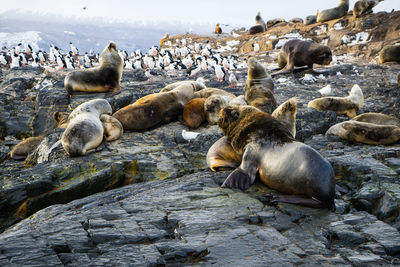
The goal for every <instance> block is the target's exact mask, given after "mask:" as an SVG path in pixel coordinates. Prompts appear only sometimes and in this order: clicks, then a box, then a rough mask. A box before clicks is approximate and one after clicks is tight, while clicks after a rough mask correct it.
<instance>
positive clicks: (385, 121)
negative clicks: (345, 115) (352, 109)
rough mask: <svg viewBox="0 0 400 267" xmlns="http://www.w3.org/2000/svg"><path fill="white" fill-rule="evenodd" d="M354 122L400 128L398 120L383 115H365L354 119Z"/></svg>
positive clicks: (371, 113)
mask: <svg viewBox="0 0 400 267" xmlns="http://www.w3.org/2000/svg"><path fill="white" fill-rule="evenodd" d="M352 120H353V121H361V122H368V123H374V124H378V125H396V126H398V127H400V120H399V119H398V118H396V117H393V116H390V115H386V114H382V113H375V112H369V113H363V114H360V115H358V116H356V117H354V118H352Z"/></svg>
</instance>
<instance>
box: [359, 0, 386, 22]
mask: <svg viewBox="0 0 400 267" xmlns="http://www.w3.org/2000/svg"><path fill="white" fill-rule="evenodd" d="M382 1H383V0H359V1H357V2H356V3H355V4H354V7H353V16H354V17H355V18H358V17H360V16H361V15H363V14H370V13H372V9H373V8H374V7H375V6H376V5H377V4H379V2H382Z"/></svg>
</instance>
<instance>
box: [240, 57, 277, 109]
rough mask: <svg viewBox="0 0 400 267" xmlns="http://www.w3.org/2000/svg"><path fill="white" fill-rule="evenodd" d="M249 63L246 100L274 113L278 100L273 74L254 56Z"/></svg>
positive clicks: (245, 90) (252, 104) (249, 59)
mask: <svg viewBox="0 0 400 267" xmlns="http://www.w3.org/2000/svg"><path fill="white" fill-rule="evenodd" d="M247 64H248V70H247V80H246V85H245V88H244V97H245V100H246V102H247V103H248V104H249V105H251V106H253V107H256V108H259V109H261V110H262V111H265V112H268V113H272V112H273V111H274V110H275V108H276V101H275V98H274V83H273V82H272V78H271V76H270V75H269V74H268V73H267V70H266V69H265V67H264V66H263V65H262V64H261V63H260V62H259V61H258V60H257V59H255V58H254V57H250V58H248V60H247Z"/></svg>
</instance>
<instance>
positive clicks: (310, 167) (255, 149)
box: [218, 106, 335, 211]
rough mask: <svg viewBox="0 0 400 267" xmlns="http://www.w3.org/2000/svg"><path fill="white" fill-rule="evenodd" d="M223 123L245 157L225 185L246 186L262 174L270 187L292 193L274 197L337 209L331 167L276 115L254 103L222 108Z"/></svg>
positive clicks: (241, 187) (220, 120)
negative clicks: (258, 107) (255, 105)
mask: <svg viewBox="0 0 400 267" xmlns="http://www.w3.org/2000/svg"><path fill="white" fill-rule="evenodd" d="M218 126H219V127H220V129H221V130H222V131H223V132H224V134H225V136H226V137H227V139H228V140H229V142H230V144H231V145H232V148H233V149H234V151H235V152H236V153H237V154H238V155H241V156H242V162H241V164H240V166H239V167H238V168H236V169H235V170H234V171H233V172H232V173H231V174H230V175H229V176H228V178H227V179H226V180H225V181H224V183H223V184H222V187H229V188H239V189H242V190H245V189H247V188H249V187H250V185H251V184H253V183H254V181H255V179H256V176H257V174H258V175H259V177H260V179H261V181H262V182H263V183H264V184H266V185H267V186H268V187H270V188H272V189H275V190H277V191H279V192H282V193H284V194H289V195H291V196H277V197H275V199H274V201H280V202H287V203H294V204H302V205H307V206H311V207H319V208H322V207H326V208H329V209H331V210H333V211H334V210H335V204H334V196H335V177H334V172H333V169H332V167H331V165H330V164H329V162H328V161H327V160H325V159H324V158H323V157H322V156H321V155H320V154H319V153H318V152H317V151H315V150H314V149H313V148H311V147H309V146H307V145H305V144H303V143H301V142H299V141H296V140H295V139H294V138H293V136H292V135H291V133H290V132H289V130H288V129H287V128H286V127H285V126H284V125H283V124H282V123H281V122H279V121H278V120H277V119H275V118H273V117H272V116H271V115H269V114H268V113H265V112H262V111H260V110H258V109H256V108H254V107H251V106H228V107H226V108H224V109H222V110H221V112H220V119H219V121H218Z"/></svg>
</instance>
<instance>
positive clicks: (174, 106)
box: [113, 83, 195, 130]
mask: <svg viewBox="0 0 400 267" xmlns="http://www.w3.org/2000/svg"><path fill="white" fill-rule="evenodd" d="M194 91H195V85H193V84H192V83H182V84H181V85H179V86H178V87H176V88H174V89H172V90H171V91H169V92H165V93H154V94H150V95H147V96H144V97H142V98H140V99H138V100H137V101H136V102H134V103H133V104H130V105H127V106H125V107H123V108H121V109H120V110H118V111H117V112H115V113H114V114H113V117H115V118H116V119H117V120H119V121H120V122H121V124H122V126H123V127H124V129H125V130H145V129H148V128H151V127H154V126H156V125H159V124H164V123H168V122H171V121H173V120H175V119H177V118H178V116H179V115H181V114H182V111H183V108H184V106H185V105H186V103H187V102H189V100H191V99H192V98H194Z"/></svg>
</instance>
